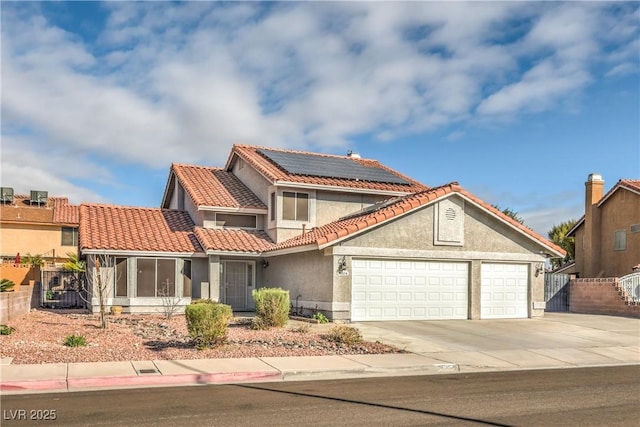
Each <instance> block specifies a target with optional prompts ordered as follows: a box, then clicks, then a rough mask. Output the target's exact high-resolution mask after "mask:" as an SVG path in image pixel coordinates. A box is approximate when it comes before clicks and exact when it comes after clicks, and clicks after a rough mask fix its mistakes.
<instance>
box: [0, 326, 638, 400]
mask: <svg viewBox="0 0 640 427" xmlns="http://www.w3.org/2000/svg"><path fill="white" fill-rule="evenodd" d="M353 326H356V327H358V328H359V329H360V330H361V331H362V333H363V336H364V338H365V339H366V340H370V341H376V340H377V341H380V342H383V343H386V344H392V345H395V346H397V347H400V348H403V349H405V350H406V351H408V352H409V353H405V354H379V355H353V356H310V357H260V358H245V359H198V360H173V361H167V360H154V361H131V362H106V363H54V364H41V365H12V364H9V363H10V360H3V361H2V364H1V365H0V391H1V393H2V394H16V393H42V392H64V391H84V390H98V389H117V388H127V387H153V386H178V385H196V384H228V383H240V382H259V381H295V380H310V379H336V378H357V377H372V376H399V375H429V374H439V373H455V372H482V371H496V370H522V369H543V368H571V367H586V366H614V365H632V364H638V365H640V319H632V318H624V317H613V316H592V315H580V314H567V313H547V314H546V316H545V317H544V318H542V319H516V320H491V321H467V320H455V321H448V320H445V321H407V322H366V323H354V324H353Z"/></svg>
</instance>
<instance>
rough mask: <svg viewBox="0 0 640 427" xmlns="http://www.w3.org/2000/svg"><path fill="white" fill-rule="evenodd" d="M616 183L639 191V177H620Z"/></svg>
mask: <svg viewBox="0 0 640 427" xmlns="http://www.w3.org/2000/svg"><path fill="white" fill-rule="evenodd" d="M618 184H620V185H621V186H623V187H627V188H629V189H631V190H634V191H638V192H640V179H621V180H620V181H618Z"/></svg>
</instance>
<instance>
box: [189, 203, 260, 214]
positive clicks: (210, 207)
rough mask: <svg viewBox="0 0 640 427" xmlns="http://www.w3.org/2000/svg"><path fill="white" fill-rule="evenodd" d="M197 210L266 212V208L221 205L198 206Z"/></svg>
mask: <svg viewBox="0 0 640 427" xmlns="http://www.w3.org/2000/svg"><path fill="white" fill-rule="evenodd" d="M198 210H199V211H213V212H229V213H248V214H261V215H262V214H266V213H268V212H269V210H268V209H256V208H226V207H221V206H204V205H202V206H198Z"/></svg>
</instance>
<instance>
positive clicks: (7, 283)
mask: <svg viewBox="0 0 640 427" xmlns="http://www.w3.org/2000/svg"><path fill="white" fill-rule="evenodd" d="M15 285H16V284H15V283H13V282H12V281H11V280H9V279H0V292H9V290H10V289H11V288H13V287H14V286H15Z"/></svg>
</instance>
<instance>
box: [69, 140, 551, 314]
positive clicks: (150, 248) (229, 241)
mask: <svg viewBox="0 0 640 427" xmlns="http://www.w3.org/2000/svg"><path fill="white" fill-rule="evenodd" d="M80 219H81V224H82V226H81V232H80V245H81V250H82V252H83V254H89V255H91V254H94V255H95V254H108V255H110V256H114V257H116V264H117V266H116V270H118V271H119V273H117V274H115V277H117V280H116V281H117V284H116V285H115V286H114V287H116V288H117V289H119V291H118V290H117V291H116V294H117V295H112V296H113V297H114V298H116V299H113V300H110V301H109V303H114V304H116V303H117V304H119V305H124V306H126V307H127V308H125V310H128V311H153V310H156V311H157V310H159V309H160V308H161V307H160V301H159V298H158V296H159V294H158V287H159V284H160V283H162V282H169V283H173V284H174V288H172V292H174V295H175V296H176V298H178V297H183V299H184V301H183V302H184V303H186V302H188V300H189V298H190V297H191V298H211V299H214V300H218V301H222V302H224V303H226V304H230V305H231V306H232V307H233V308H234V310H237V311H241V310H251V309H253V301H252V297H251V292H252V291H253V290H254V289H256V288H260V287H282V288H284V289H287V290H289V292H290V297H291V303H292V305H294V306H296V307H298V308H300V307H305V308H306V309H311V310H320V311H322V312H324V313H325V314H327V315H328V316H329V317H331V318H333V319H334V320H352V321H356V320H387V319H388V320H391V319H394V320H397V319H480V318H518V317H520V318H524V317H533V316H542V315H543V313H544V289H543V287H544V279H543V274H541V273H542V272H543V270H544V261H545V259H546V258H548V257H563V256H564V251H563V250H562V249H561V248H560V247H558V246H556V245H554V244H553V243H551V242H549V241H548V240H546V239H544V238H543V237H541V236H539V235H537V234H536V233H534V232H533V231H531V230H530V229H528V228H527V227H525V226H523V225H521V224H519V223H518V222H517V221H514V220H513V219H511V218H509V217H508V216H506V215H504V214H503V213H501V212H500V211H498V210H497V209H495V208H493V207H491V206H490V205H488V204H487V203H484V202H483V201H481V200H480V199H478V198H477V197H475V196H473V195H472V194H470V193H469V192H467V191H466V190H464V189H462V188H461V187H460V186H459V185H458V184H457V183H451V184H448V185H444V186H441V187H437V188H429V187H427V186H425V185H423V184H421V183H419V182H417V181H415V180H413V179H411V178H409V177H407V176H404V175H402V174H400V173H398V172H396V171H394V170H392V169H390V168H388V167H386V166H384V165H382V164H380V163H378V162H377V161H374V160H366V159H361V158H360V157H359V156H358V155H353V154H352V155H348V156H332V155H324V154H316V153H309V152H302V151H291V150H280V149H272V148H264V147H254V146H246V145H235V146H234V147H233V149H232V151H231V154H230V155H229V158H228V161H227V163H226V165H225V167H224V168H213V167H202V166H192V165H181V164H173V165H172V166H171V169H170V172H169V177H168V180H167V185H166V188H165V192H164V197H163V200H162V204H161V208H160V209H141V208H127V207H115V206H100V205H83V206H82V208H81V215H80ZM96 236H98V237H96ZM187 262H188V266H189V267H188V271H189V273H190V274H189V275H188V278H187V274H185V271H186V269H187V268H186V266H187ZM189 284H190V285H191V286H190V287H189ZM154 289H155V290H154ZM141 294H142V295H141ZM94 306H95V304H94Z"/></svg>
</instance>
